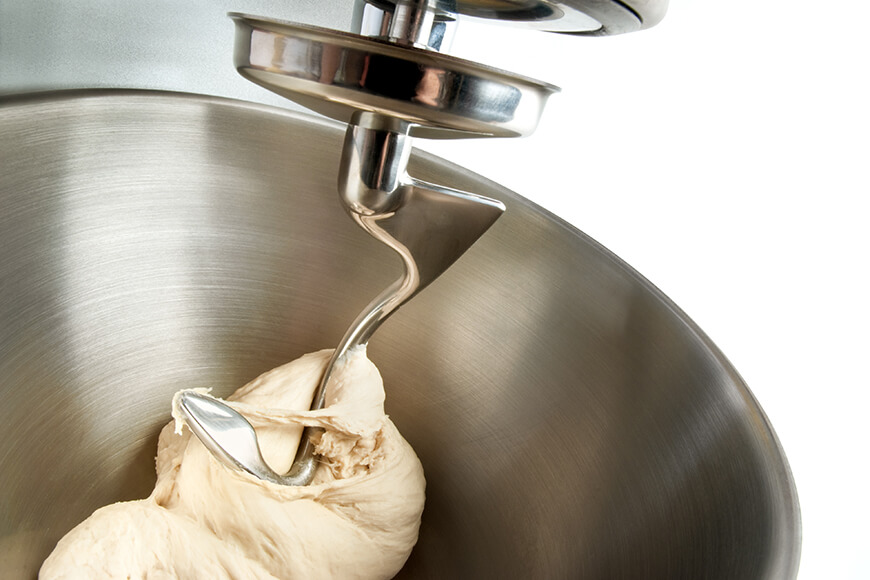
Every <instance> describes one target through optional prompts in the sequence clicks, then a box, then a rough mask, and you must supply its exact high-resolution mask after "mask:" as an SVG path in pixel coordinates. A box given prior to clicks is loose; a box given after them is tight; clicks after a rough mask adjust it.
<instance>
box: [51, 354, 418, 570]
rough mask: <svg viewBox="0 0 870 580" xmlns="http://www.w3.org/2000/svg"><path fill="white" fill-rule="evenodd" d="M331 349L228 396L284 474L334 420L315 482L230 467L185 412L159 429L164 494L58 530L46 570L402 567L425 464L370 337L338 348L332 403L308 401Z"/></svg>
mask: <svg viewBox="0 0 870 580" xmlns="http://www.w3.org/2000/svg"><path fill="white" fill-rule="evenodd" d="M330 355H331V351H329V350H325V351H320V352H316V353H312V354H308V355H305V356H303V357H301V358H299V359H297V360H295V361H293V362H291V363H288V364H286V365H283V366H280V367H278V368H276V369H273V370H271V371H269V372H267V373H265V374H263V375H261V376H260V377H258V378H257V379H255V380H254V381H252V382H251V383H249V384H248V385H245V386H244V387H242V388H241V389H239V390H238V391H236V392H235V393H234V394H233V395H232V396H231V397H229V398H228V399H227V402H228V403H229V404H231V405H232V406H233V407H234V408H236V410H238V411H239V412H241V413H242V414H243V415H245V417H246V418H247V419H248V420H249V421H250V422H251V424H252V425H253V426H254V428H255V429H256V431H257V436H258V439H259V441H260V447H261V450H262V453H263V457H264V458H265V459H266V461H267V462H268V463H269V464H270V466H272V468H273V469H275V471H277V472H279V473H284V472H286V471H287V470H288V469H289V467H290V465H291V463H292V461H293V457H294V455H295V453H296V447H297V446H298V444H299V439H300V436H301V433H302V428H303V427H304V426H309V425H310V426H317V427H322V428H323V429H324V430H325V431H324V433H323V435H322V436H321V437H320V438H319V439H316V440H315V441H316V442H317V447H316V448H317V451H318V453H319V454H321V464H320V465H319V467H318V469H317V473H316V475H315V479H314V482H313V483H312V484H311V485H309V486H304V487H288V486H280V485H275V484H272V483H269V482H264V481H260V480H258V479H256V478H254V477H252V476H249V475H247V474H242V473H238V472H235V471H232V470H229V469H227V468H226V467H224V466H223V465H222V464H220V463H218V462H217V460H215V459H214V458H213V457H212V456H211V455H210V454H209V452H208V451H207V450H206V449H205V447H204V446H203V445H202V444H201V443H200V442H199V440H198V439H197V438H196V437H193V436H191V434H190V431H189V430H188V429H180V426H181V424H180V423H179V422H178V417H177V416H176V418H177V422H176V423H177V424H176V425H173V424H169V425H167V426H166V427H164V429H163V431H162V432H161V433H160V439H159V443H158V450H157V484H156V486H155V488H154V491H153V492H152V494H151V495H150V496H149V497H148V498H146V499H143V500H138V501H132V502H122V503H116V504H113V505H109V506H106V507H104V508H101V509H99V510H97V511H96V512H94V514H93V515H92V516H91V517H90V518H88V519H87V520H85V521H84V522H82V523H81V524H79V525H78V526H77V527H76V528H74V529H73V530H72V531H70V532H69V533H68V534H67V535H66V536H64V537H63V538H62V539H61V540H60V542H58V544H57V547H56V548H55V550H54V551H53V552H52V553H51V555H50V556H49V557H48V559H47V560H46V561H45V562H44V563H43V566H42V569H41V570H40V574H39V577H40V579H42V580H49V579H61V578H64V579H78V578H81V579H85V578H87V579H98V578H130V579H144V578H148V579H149V580H154V579H162V578H181V579H195V578H208V579H222V578H226V579H230V578H232V579H247V578H250V579H255V578H256V579H262V578H281V579H289V578H305V579H328V578H341V579H353V578H360V579H363V578H366V579H371V578H391V577H393V576H394V575H395V574H396V573H397V572H398V571H399V570H400V569H401V567H402V565H403V564H404V563H405V560H406V559H407V557H408V555H409V554H410V552H411V549H412V548H413V546H414V544H415V543H416V541H417V533H418V530H419V526H420V517H421V514H422V511H423V503H424V495H425V480H424V478H423V469H422V466H421V465H420V462H419V460H418V459H417V456H416V454H415V453H414V451H413V449H411V446H410V445H409V444H408V443H407V442H406V441H405V440H404V439H403V438H402V436H401V435H400V434H399V432H398V430H397V429H396V427H395V425H393V423H392V421H390V419H389V418H388V417H387V416H386V415H385V414H384V388H383V382H382V380H381V377H380V373H378V370H377V369H376V368H375V366H374V365H373V364H372V363H371V362H370V361H369V360H368V358H367V357H366V354H365V349H364V348H363V347H359V348H357V349H355V350H353V351H351V352H350V353H349V354H348V355H347V356H345V357H344V359H343V360H341V361H339V363H338V365H337V366H336V368H335V370H334V374H333V379H332V380H331V382H330V386H329V389H328V391H327V393H328V394H327V401H326V406H325V407H324V408H323V409H320V410H318V411H309V410H300V409H307V406H308V404H309V403H310V401H311V397H312V394H313V392H314V389H315V388H316V387H317V382H318V380H319V379H320V375H321V373H322V372H323V369H324V367H325V366H326V363H327V362H328V360H329V357H330ZM176 427H179V429H176ZM177 431H179V432H177Z"/></svg>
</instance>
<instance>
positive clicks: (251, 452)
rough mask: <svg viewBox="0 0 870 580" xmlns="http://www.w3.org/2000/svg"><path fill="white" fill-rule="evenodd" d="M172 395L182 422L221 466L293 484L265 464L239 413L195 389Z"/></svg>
mask: <svg viewBox="0 0 870 580" xmlns="http://www.w3.org/2000/svg"><path fill="white" fill-rule="evenodd" d="M176 396H177V400H178V410H179V411H181V412H182V414H183V415H184V417H185V419H186V422H185V424H186V425H187V426H188V427H189V428H190V430H191V431H192V432H193V433H194V434H195V435H196V436H197V438H198V439H199V440H200V441H202V442H203V444H204V445H205V446H206V448H207V449H208V450H209V451H210V452H211V453H212V455H214V456H215V457H217V458H218V459H220V461H221V462H222V463H223V464H224V465H227V466H229V467H231V468H233V469H236V470H238V471H243V472H245V473H249V474H251V475H253V476H254V477H257V478H259V479H263V480H266V481H270V482H272V483H276V484H278V485H296V483H295V482H292V481H289V482H288V481H287V479H286V478H284V477H282V476H281V475H279V474H277V473H275V471H274V470H273V469H272V468H271V467H269V465H268V464H267V463H266V460H265V459H263V455H262V453H261V452H260V444H259V443H258V441H257V432H256V431H254V427H253V426H251V424H250V423H248V420H247V419H245V418H244V416H242V414H241V413H239V412H238V411H236V410H235V409H233V408H232V407H230V406H229V405H226V404H225V403H223V402H221V401H219V400H217V399H215V398H213V397H210V396H208V395H205V394H203V393H198V392H196V391H183V392H181V393H179V394H178V395H176ZM173 402H174V401H173Z"/></svg>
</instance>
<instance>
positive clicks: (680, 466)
mask: <svg viewBox="0 0 870 580" xmlns="http://www.w3.org/2000/svg"><path fill="white" fill-rule="evenodd" d="M341 139H342V129H340V128H337V127H335V126H334V125H332V124H330V123H326V122H321V121H317V120H313V119H311V118H305V117H301V116H296V115H294V114H290V113H286V112H281V111H279V110H277V109H270V108H267V107H265V106H260V105H251V104H246V103H242V102H238V101H227V100H219V99H215V98H207V97H198V96H183V95H170V94H165V93H163V94H162V93H147V92H107V93H96V92H80V93H61V94H52V95H43V96H40V97H34V98H29V99H28V98H20V97H19V98H14V99H7V100H6V101H5V102H0V204H2V206H0V207H2V211H0V397H2V398H0V401H2V404H0V464H2V470H0V490H2V496H0V514H2V520H0V576H2V577H3V578H19V577H20V578H31V577H33V576H34V575H35V574H36V571H37V569H38V567H39V564H40V562H41V560H42V559H43V558H44V557H45V556H46V555H47V554H48V552H49V551H50V550H51V549H52V547H53V546H54V543H55V542H56V541H57V540H58V538H60V537H61V536H62V535H63V534H64V533H65V532H66V531H67V530H69V529H70V528H71V527H72V526H73V525H75V524H76V523H77V522H79V521H80V520H82V519H83V518H85V517H87V516H88V515H89V514H90V513H91V512H92V511H93V510H94V509H95V508H97V507H98V506H101V505H103V504H106V503H110V502H114V501H118V500H125V499H133V498H139V497H143V496H145V495H147V494H148V493H149V491H150V488H151V486H152V484H153V482H154V473H153V471H154V469H153V457H154V454H155V444H156V436H157V432H158V430H159V428H160V427H161V426H162V425H163V424H164V423H165V422H167V420H168V419H169V401H170V398H171V396H172V394H173V393H174V392H175V391H176V390H177V389H179V388H182V387H194V386H212V387H215V390H216V392H217V394H219V395H226V394H228V393H229V392H231V391H232V390H233V389H235V388H236V387H238V386H240V385H241V384H243V383H244V382H246V381H247V380H248V379H250V378H252V377H254V376H256V375H257V374H258V373H260V372H262V371H264V370H266V369H269V368H271V367H273V366H275V365H278V364H280V363H282V362H285V361H287V360H290V359H292V358H294V357H296V356H299V355H301V354H302V353H304V352H307V351H311V350H314V349H320V348H324V347H329V346H333V345H335V344H336V343H337V341H338V339H339V338H340V337H341V335H342V333H343V331H344V330H345V327H346V325H347V324H348V323H349V322H350V321H351V320H352V319H353V317H354V315H355V314H356V313H357V311H358V310H359V309H360V308H361V307H362V306H363V305H365V304H366V303H367V302H368V300H369V299H370V298H371V297H372V296H374V295H375V294H376V293H377V292H378V291H380V290H381V289H382V288H383V287H384V285H385V284H386V283H387V282H389V281H391V280H393V279H394V278H395V277H397V275H398V273H399V264H398V260H397V259H396V258H395V257H394V256H393V255H392V254H391V253H390V251H389V250H387V249H385V248H383V247H382V246H381V245H380V244H378V243H377V242H375V241H373V240H371V239H370V238H368V237H367V236H366V234H365V233H363V232H362V231H361V230H359V229H358V228H357V227H355V226H354V225H353V224H352V223H351V222H350V220H349V219H348V218H347V217H346V216H345V215H344V212H343V210H342V209H341V207H340V205H339V202H338V199H337V196H336V194H335V180H336V168H337V164H338V157H339V149H340V145H341ZM412 167H413V170H414V172H415V174H416V175H417V176H418V177H420V178H423V179H432V180H437V181H438V182H439V183H445V184H447V185H451V186H454V187H460V188H464V189H468V190H471V191H475V192H477V193H481V194H484V195H488V196H492V197H496V198H499V199H501V200H503V201H504V202H505V203H506V204H507V205H508V211H507V213H506V215H505V216H504V217H503V218H502V219H501V220H500V221H499V222H498V223H497V224H496V225H495V226H494V227H493V229H492V230H491V231H490V233H488V234H487V235H486V236H485V237H484V238H483V239H482V240H481V241H480V242H478V244H477V245H476V246H474V247H473V248H472V249H471V250H470V251H469V252H468V253H467V254H466V255H465V256H464V257H463V258H462V259H461V260H460V261H459V262H458V263H457V264H456V265H455V266H454V267H453V269H451V270H450V271H449V272H448V273H447V274H445V276H444V277H443V278H442V279H440V280H438V281H437V282H436V283H435V284H434V285H433V286H432V287H430V288H429V289H427V290H426V291H425V292H423V293H422V294H421V295H420V296H419V297H417V298H415V299H414V300H413V301H412V302H411V303H410V304H409V305H408V306H406V307H405V308H404V309H403V310H402V311H401V312H400V313H398V314H397V315H396V316H395V317H394V318H393V319H391V320H389V321H388V322H387V323H386V324H385V325H384V327H383V329H382V330H381V331H380V332H379V334H378V335H377V336H376V337H375V338H374V340H373V341H372V343H371V345H370V351H369V352H370V356H371V358H372V359H373V360H374V361H375V362H376V363H377V364H378V365H379V366H380V368H381V370H382V372H383V375H384V380H385V383H386V386H387V397H388V412H389V413H390V415H391V416H392V417H393V419H394V420H395V422H396V423H397V424H398V426H399V428H400V429H401V430H402V432H403V433H404V435H405V436H406V437H407V439H408V440H409V441H410V442H411V443H412V445H413V446H414V447H415V448H416V450H417V452H418V454H419V455H420V458H421V460H422V462H423V465H424V467H425V470H426V474H427V480H428V490H427V492H428V500H427V508H426V512H425V515H424V519H423V527H422V531H421V535H420V542H419V544H418V546H417V547H416V549H415V550H414V553H413V554H412V556H411V558H410V560H409V561H408V563H407V566H406V567H405V570H404V571H403V572H402V574H401V577H403V578H607V579H612V578H630V579H637V578H691V579H698V578H722V579H727V580H733V579H738V578H739V579H748V578H789V577H793V576H794V575H795V573H796V569H797V561H798V553H799V535H800V524H799V512H798V507H797V500H796V495H795V488H794V484H793V481H792V479H791V476H790V473H789V469H788V466H787V463H786V460H785V458H784V456H783V453H782V450H781V448H780V446H779V444H778V442H777V439H776V436H775V435H774V432H773V430H772V428H771V426H770V424H769V423H768V421H767V419H766V418H765V416H764V414H763V413H762V411H761V409H760V408H759V406H758V404H757V403H756V401H755V400H754V399H753V397H752V395H751V394H750V392H749V390H748V389H747V388H746V386H745V385H744V384H743V382H742V381H741V379H740V377H739V376H738V375H737V373H736V372H735V370H734V369H733V368H732V367H731V365H730V364H729V363H728V361H727V360H726V359H725V358H724V357H723V355H722V354H721V353H720V352H719V351H718V350H717V349H716V347H715V346H714V345H713V344H711V342H710V341H709V340H708V339H707V337H706V336H704V334H703V333H702V332H701V331H700V330H699V329H698V328H697V327H696V326H695V325H694V324H693V323H692V322H691V321H690V320H689V319H688V318H687V317H686V316H685V315H684V314H683V313H682V312H681V311H680V310H679V309H678V308H677V307H675V306H674V305H673V304H672V303H671V302H670V301H669V300H668V299H667V298H666V297H664V296H663V295H662V294H661V293H660V292H659V291H657V290H656V289H655V288H654V287H653V286H652V285H650V284H649V282H647V281H646V280H645V279H644V278H642V277H641V276H640V275H638V274H637V273H636V272H635V271H633V270H632V269H631V268H630V267H628V266H627V265H626V264H624V263H623V262H621V261H620V260H619V259H618V258H616V257H615V256H613V255H612V254H610V253H609V252H607V250H605V249H604V248H602V247H601V246H599V245H598V244H596V243H595V242H594V241H592V240H590V239H589V238H587V237H586V236H585V235H583V234H582V233H580V232H579V231H577V230H575V229H573V228H572V227H570V226H568V225H567V224H565V223H564V222H562V221H560V220H559V219H558V218H555V217H553V216H551V215H549V214H547V213H546V212H545V211H543V210H541V209H540V208H538V207H535V206H534V205H532V204H530V203H529V202H527V201H525V200H523V199H522V198H519V197H518V196H516V195H514V194H512V193H510V192H508V191H505V190H504V189H502V188H500V187H499V186H497V185H495V184H493V183H491V182H488V181H486V180H484V179H482V178H480V177H477V176H475V175H472V174H469V173H468V172H465V171H463V170H461V169H459V168H457V167H455V166H453V165H450V164H447V163H445V162H443V161H441V160H438V159H435V158H432V157H427V156H423V155H418V156H417V157H416V159H415V160H414V162H413V166H412ZM291 200H292V203H291ZM291 208H294V209H292V210H291ZM119 395H121V398H120V400H121V404H120V405H118V404H115V402H116V401H118V396H119Z"/></svg>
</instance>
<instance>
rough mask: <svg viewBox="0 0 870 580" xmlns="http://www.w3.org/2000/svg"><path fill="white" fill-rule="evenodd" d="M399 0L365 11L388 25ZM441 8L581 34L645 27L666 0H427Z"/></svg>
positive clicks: (376, 1)
mask: <svg viewBox="0 0 870 580" xmlns="http://www.w3.org/2000/svg"><path fill="white" fill-rule="evenodd" d="M408 3H412V4H413V3H416V2H404V1H403V0H371V6H370V7H366V8H365V11H366V12H368V13H369V14H368V15H367V19H369V20H371V21H372V22H373V23H379V22H381V23H383V24H381V25H380V26H378V25H369V26H367V27H366V28H368V29H372V28H388V27H389V26H390V21H391V20H392V18H393V16H392V14H393V13H394V12H399V11H400V10H401V6H402V4H408ZM428 3H429V4H430V5H433V7H435V8H437V9H438V10H439V11H441V12H446V13H452V14H456V15H460V16H465V17H474V18H483V19H486V20H489V21H491V22H495V23H500V24H501V23H509V24H511V25H513V26H521V27H523V28H531V29H536V30H541V31H545V32H560V33H566V34H575V35H585V36H605V35H613V34H624V33H626V32H635V31H638V30H642V29H644V28H649V27H651V26H654V25H655V24H658V23H659V22H660V21H661V19H662V18H663V17H664V14H665V12H666V11H667V7H668V0H446V1H442V0H429V2H428Z"/></svg>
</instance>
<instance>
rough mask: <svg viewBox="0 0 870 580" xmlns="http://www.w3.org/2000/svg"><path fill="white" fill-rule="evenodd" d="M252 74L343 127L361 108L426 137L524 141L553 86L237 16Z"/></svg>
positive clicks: (424, 53)
mask: <svg viewBox="0 0 870 580" xmlns="http://www.w3.org/2000/svg"><path fill="white" fill-rule="evenodd" d="M232 16H233V19H234V20H235V23H236V41H235V42H236V44H235V56H234V61H235V65H236V68H237V70H238V71H239V73H240V74H241V75H242V76H244V77H245V78H247V79H249V80H251V81H253V82H255V83H257V84H259V85H261V86H264V87H266V88H267V89H269V90H270V91H273V92H275V93H277V94H279V95H281V96H284V97H286V98H288V99H290V100H292V101H295V102H297V103H299V104H300V105H302V106H304V107H306V108H308V109H310V110H312V111H316V112H317V113H320V114H322V115H325V116H327V117H331V118H333V119H336V120H338V121H342V122H345V123H350V122H352V120H353V118H354V116H355V115H356V114H357V113H358V112H359V111H365V112H371V113H377V114H379V115H384V116H388V117H393V118H396V119H401V120H403V121H405V122H407V123H409V124H410V134H411V135H413V136H419V137H426V138H456V137H469V136H475V137H517V136H522V135H528V134H529V133H531V132H532V131H534V130H535V127H537V125H538V121H539V119H540V116H541V112H542V110H543V107H544V104H545V103H546V101H547V98H549V96H550V95H551V94H553V93H554V92H556V91H558V88H557V87H554V86H552V85H549V84H546V83H541V82H538V81H534V80H532V79H527V78H525V77H521V76H519V75H513V74H511V73H507V72H504V71H500V70H497V69H493V68H490V67H486V66H483V65H480V64H478V63H474V62H470V61H466V60H462V59H458V58H454V57H450V56H448V55H444V54H440V53H437V52H435V51H432V50H423V49H418V48H413V47H410V46H402V45H398V44H395V43H392V42H384V41H379V40H377V39H373V38H367V37H364V36H361V35H357V34H350V33H346V32H338V31H335V30H329V29H326V28H319V27H314V26H305V25H300V24H295V23H291V22H284V21H278V20H271V19H263V18H260V17H255V16H247V15H243V14H234V15H232Z"/></svg>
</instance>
